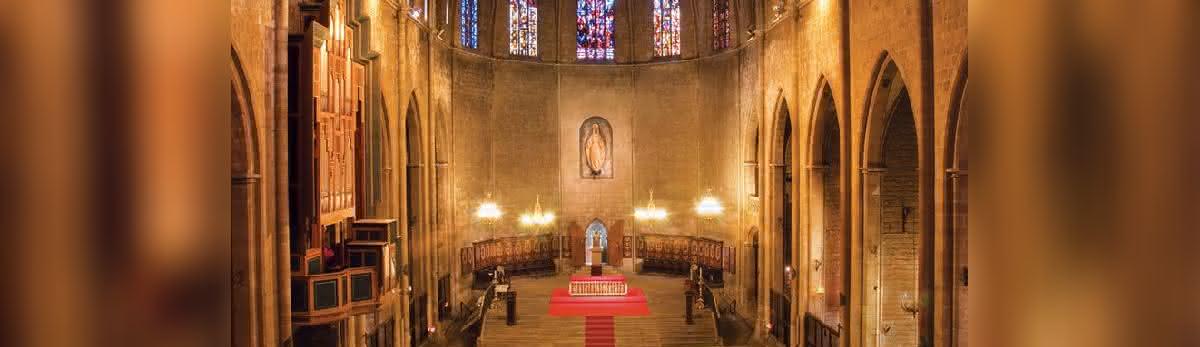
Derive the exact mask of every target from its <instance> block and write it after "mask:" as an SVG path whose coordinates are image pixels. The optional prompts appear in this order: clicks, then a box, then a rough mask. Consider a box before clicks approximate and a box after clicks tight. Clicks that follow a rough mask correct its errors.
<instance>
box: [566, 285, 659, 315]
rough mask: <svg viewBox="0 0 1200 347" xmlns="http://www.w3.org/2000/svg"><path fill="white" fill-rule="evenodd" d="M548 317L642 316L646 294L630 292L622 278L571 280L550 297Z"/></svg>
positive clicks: (633, 290) (631, 289) (646, 311)
mask: <svg viewBox="0 0 1200 347" xmlns="http://www.w3.org/2000/svg"><path fill="white" fill-rule="evenodd" d="M549 313H550V315H551V316H645V315H649V314H650V308H649V307H647V306H646V294H645V292H643V291H642V289H641V288H631V287H629V284H628V283H627V282H626V281H625V276H622V275H605V276H586V275H575V276H571V278H570V282H569V283H568V284H567V287H566V288H555V289H554V291H553V293H552V294H551V296H550V312H549Z"/></svg>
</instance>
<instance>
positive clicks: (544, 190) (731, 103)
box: [451, 51, 752, 245]
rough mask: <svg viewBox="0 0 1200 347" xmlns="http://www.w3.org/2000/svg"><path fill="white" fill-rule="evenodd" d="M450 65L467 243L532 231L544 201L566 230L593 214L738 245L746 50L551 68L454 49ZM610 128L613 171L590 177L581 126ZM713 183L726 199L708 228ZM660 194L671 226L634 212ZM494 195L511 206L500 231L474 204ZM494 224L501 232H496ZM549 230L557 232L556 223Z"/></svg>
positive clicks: (458, 207) (461, 221)
mask: <svg viewBox="0 0 1200 347" xmlns="http://www.w3.org/2000/svg"><path fill="white" fill-rule="evenodd" d="M452 55H453V58H452V60H453V62H452V68H451V69H452V72H451V75H452V77H451V79H452V81H453V82H452V91H451V95H452V97H451V100H452V109H453V117H452V119H453V125H452V129H453V130H452V133H453V136H452V138H453V141H454V144H453V146H454V150H453V151H452V153H453V155H452V163H451V165H452V167H454V169H455V175H454V176H455V180H454V184H453V191H454V193H453V194H454V197H455V201H456V204H455V209H454V213H455V216H456V217H455V218H454V219H455V223H454V227H455V229H456V230H461V231H463V232H464V237H463V238H462V239H460V240H461V242H462V243H463V244H464V245H465V244H469V243H470V242H472V241H475V240H479V239H486V238H490V237H492V235H493V231H494V233H495V235H496V236H507V235H515V234H519V233H523V232H530V231H531V230H525V229H521V227H520V226H519V225H518V223H517V218H518V216H519V214H520V213H522V212H525V211H527V210H530V209H532V208H533V206H534V202H535V199H536V198H537V197H538V196H540V197H541V204H542V207H543V208H544V209H549V210H552V211H554V212H556V213H557V214H558V222H559V223H558V225H557V228H558V230H562V231H565V230H566V227H567V226H568V225H569V224H570V223H572V222H574V223H577V224H579V225H581V226H584V225H586V224H587V223H589V222H590V221H592V220H593V219H597V218H599V219H601V220H602V221H604V222H605V223H606V224H609V225H611V224H612V223H613V222H616V221H618V220H621V221H624V223H625V230H626V231H627V232H629V231H632V230H633V229H632V228H637V230H638V231H640V232H654V233H670V234H682V235H701V236H708V237H713V238H718V239H724V240H728V241H730V242H732V241H733V237H732V235H733V230H734V229H736V228H737V226H738V225H739V224H740V223H741V217H740V214H739V213H738V211H740V203H741V202H740V199H737V197H739V196H741V195H740V193H742V192H744V189H743V186H744V184H743V182H742V179H743V178H742V177H741V176H740V175H739V172H740V171H739V170H740V169H741V163H742V158H741V156H740V154H741V153H740V148H742V147H743V144H742V141H744V139H743V138H742V137H743V136H742V133H743V131H742V130H741V129H742V127H743V126H742V125H741V124H742V123H743V122H742V121H741V119H742V116H741V115H743V113H744V112H742V108H743V107H750V106H751V105H749V104H745V105H743V104H741V103H739V97H738V96H739V91H741V90H743V89H744V88H752V86H744V85H742V80H743V78H740V73H742V71H743V64H744V62H743V61H744V60H745V59H746V57H745V54H744V53H743V52H730V53H727V54H721V55H716V56H712V57H707V58H702V59H697V60H689V61H679V62H671V63H658V64H641V65H585V64H570V65H567V64H543V63H534V62H523V61H512V60H503V59H494V58H490V57H483V56H479V55H475V54H470V53H464V52H458V51H456V52H454V53H452ZM591 117H601V118H603V119H605V120H607V121H608V122H609V124H610V125H611V126H612V141H611V145H612V146H613V154H612V156H613V158H612V160H613V177H612V178H589V177H584V175H582V174H581V172H580V165H581V163H580V158H581V156H580V126H581V125H583V122H584V121H585V120H586V119H588V118H591ZM709 188H711V189H712V192H713V194H714V195H715V196H717V197H718V198H719V199H721V201H722V202H723V203H724V204H725V207H726V213H725V215H724V216H723V217H722V218H719V219H717V220H714V221H713V222H712V223H707V222H704V221H703V220H701V219H700V218H698V217H697V216H696V214H695V213H694V212H693V208H694V205H695V202H696V200H697V199H698V198H699V197H700V196H701V195H702V194H704V193H705V191H706V190H707V189H709ZM651 189H653V190H654V201H655V204H656V205H657V206H660V207H663V208H666V209H667V210H668V212H669V213H670V217H669V218H668V222H666V223H664V224H662V225H657V226H653V228H652V229H651V228H650V226H647V225H636V226H635V225H634V224H633V223H634V221H633V216H632V215H633V210H634V208H635V207H640V206H644V205H645V204H646V203H647V201H648V200H649V192H650V190H651ZM488 193H491V194H492V197H493V199H494V200H496V201H497V202H499V203H500V205H501V208H502V209H503V210H504V211H505V213H506V214H505V216H504V218H503V220H502V221H501V222H500V223H498V224H496V225H495V226H494V228H493V227H490V226H487V225H483V224H480V223H479V222H478V221H477V220H476V219H475V218H474V215H473V213H474V209H475V208H476V206H477V205H478V203H479V202H480V201H481V199H483V198H485V197H486V196H487V194H488ZM493 229H494V230H493ZM547 231H549V230H547Z"/></svg>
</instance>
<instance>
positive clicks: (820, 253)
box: [808, 83, 849, 327]
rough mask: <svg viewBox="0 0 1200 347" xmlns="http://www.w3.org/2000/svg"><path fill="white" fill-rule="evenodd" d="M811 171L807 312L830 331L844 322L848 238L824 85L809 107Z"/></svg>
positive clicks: (828, 91)
mask: <svg viewBox="0 0 1200 347" xmlns="http://www.w3.org/2000/svg"><path fill="white" fill-rule="evenodd" d="M813 107H814V108H813V123H812V127H811V130H812V133H811V138H810V144H811V145H810V149H811V150H812V152H811V154H810V155H811V162H810V163H809V168H810V170H811V174H810V175H809V177H810V181H809V195H808V205H809V206H812V207H811V208H810V209H809V221H810V230H809V240H810V243H809V254H810V255H811V257H812V264H811V266H812V272H811V273H810V278H809V281H810V283H811V284H810V287H811V288H812V298H811V300H810V301H809V307H808V310H809V312H810V313H812V314H813V315H814V316H815V317H817V319H819V320H820V321H821V322H822V323H824V324H825V325H827V326H829V327H838V326H841V325H842V324H843V323H844V322H845V317H844V313H843V311H844V308H845V307H846V304H845V303H844V299H843V298H844V297H845V296H846V293H845V290H846V289H847V288H848V287H849V286H847V285H846V284H845V282H846V281H847V280H849V276H848V273H849V271H847V270H848V268H847V262H846V261H845V257H846V254H848V253H849V252H848V248H849V243H848V242H849V237H847V234H846V232H845V230H846V229H845V227H844V223H843V221H844V218H845V217H844V216H845V212H847V211H846V210H845V208H843V206H844V203H845V202H844V200H845V199H844V193H845V189H843V188H842V187H844V182H845V176H844V174H843V169H844V166H843V165H842V154H841V152H842V148H843V147H842V141H841V126H840V125H839V120H838V113H837V108H836V105H835V103H834V100H833V90H832V88H830V86H829V84H828V83H822V84H821V87H820V89H818V90H817V94H816V103H815V104H814V106H813Z"/></svg>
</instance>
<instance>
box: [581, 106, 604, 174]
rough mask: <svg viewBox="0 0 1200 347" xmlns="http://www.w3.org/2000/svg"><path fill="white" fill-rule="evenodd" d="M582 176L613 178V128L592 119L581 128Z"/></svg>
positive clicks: (597, 119)
mask: <svg viewBox="0 0 1200 347" xmlns="http://www.w3.org/2000/svg"><path fill="white" fill-rule="evenodd" d="M579 146H580V147H579V154H580V165H579V166H580V169H581V170H580V171H581V172H580V174H581V176H582V177H585V178H612V127H611V126H610V125H609V124H608V121H606V120H604V119H603V118H600V117H592V118H589V119H588V120H586V121H584V122H583V126H581V127H580V128H579Z"/></svg>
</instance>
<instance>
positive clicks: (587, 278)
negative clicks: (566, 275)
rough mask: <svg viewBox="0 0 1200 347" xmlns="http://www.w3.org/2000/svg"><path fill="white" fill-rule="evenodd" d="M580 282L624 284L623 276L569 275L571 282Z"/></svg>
mask: <svg viewBox="0 0 1200 347" xmlns="http://www.w3.org/2000/svg"><path fill="white" fill-rule="evenodd" d="M581 281H610V282H625V276H622V275H605V276H588V275H571V282H581Z"/></svg>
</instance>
